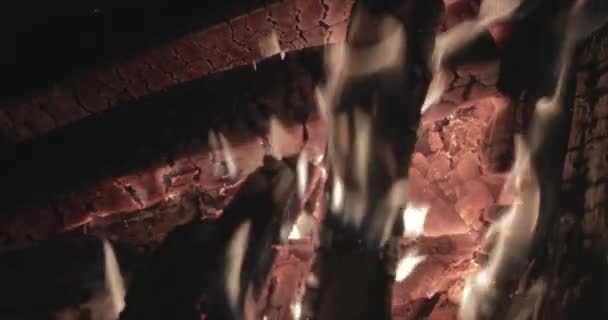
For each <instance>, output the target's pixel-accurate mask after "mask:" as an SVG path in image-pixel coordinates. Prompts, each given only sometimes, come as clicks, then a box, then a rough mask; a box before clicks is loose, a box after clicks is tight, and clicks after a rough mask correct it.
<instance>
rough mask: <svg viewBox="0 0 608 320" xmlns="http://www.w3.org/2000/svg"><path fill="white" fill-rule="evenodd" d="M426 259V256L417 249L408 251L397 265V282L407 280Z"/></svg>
mask: <svg viewBox="0 0 608 320" xmlns="http://www.w3.org/2000/svg"><path fill="white" fill-rule="evenodd" d="M425 259H426V256H419V255H418V253H417V252H416V251H410V252H407V253H406V254H405V256H404V257H403V258H402V259H401V260H400V261H399V264H398V265H397V272H396V275H395V280H396V281H397V282H402V281H403V280H405V279H406V278H407V277H408V276H409V275H410V274H411V273H412V272H413V271H414V269H416V266H418V265H419V264H420V263H421V262H423V261H424V260H425Z"/></svg>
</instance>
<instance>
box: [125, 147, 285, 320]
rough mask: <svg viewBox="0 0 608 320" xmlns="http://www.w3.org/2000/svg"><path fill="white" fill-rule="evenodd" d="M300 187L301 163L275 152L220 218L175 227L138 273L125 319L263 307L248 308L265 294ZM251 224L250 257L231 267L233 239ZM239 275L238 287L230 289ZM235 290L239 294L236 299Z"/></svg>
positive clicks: (221, 314) (235, 314) (210, 315)
mask: <svg viewBox="0 0 608 320" xmlns="http://www.w3.org/2000/svg"><path fill="white" fill-rule="evenodd" d="M295 186H296V183H295V170H294V168H290V167H288V166H287V165H286V164H285V163H284V162H280V161H277V160H274V159H270V158H267V159H266V161H265V165H264V166H263V167H261V168H260V169H258V170H257V171H256V172H254V173H253V174H251V175H250V176H249V177H248V178H247V180H246V181H245V182H244V184H243V186H242V187H241V189H240V190H239V192H238V193H237V195H236V196H235V198H234V200H233V201H232V202H231V203H230V205H228V207H226V208H225V209H224V213H223V214H222V216H221V217H220V218H219V219H217V220H215V219H206V220H202V221H193V222H191V223H189V224H187V225H184V226H181V227H178V228H176V229H175V230H174V231H172V232H171V233H170V234H169V236H168V237H167V239H166V240H165V242H164V243H163V245H162V246H161V247H160V248H159V249H158V250H157V252H156V253H155V254H154V258H153V260H152V262H151V263H150V265H149V266H148V267H147V268H146V269H147V270H145V271H144V272H142V273H141V274H137V275H135V279H134V283H133V285H132V287H131V289H130V290H129V293H128V295H127V299H126V301H127V305H126V308H125V310H124V312H123V313H122V315H121V319H168V318H172V319H200V314H201V313H203V314H204V315H205V316H206V319H244V316H245V314H246V313H249V312H254V313H255V310H246V307H247V306H246V299H252V298H253V299H254V301H256V300H257V299H259V296H260V293H261V291H262V289H263V287H264V286H265V284H266V277H267V275H268V273H269V271H270V267H271V265H272V263H273V260H274V257H275V250H274V245H275V244H278V243H280V242H282V240H285V239H286V234H285V233H284V232H282V230H284V225H285V223H286V222H287V221H288V220H289V216H288V214H289V213H290V212H289V211H288V210H287V208H288V202H289V200H290V199H292V196H293V195H294V191H295ZM291 214H293V212H291ZM243 223H251V229H250V233H249V236H247V240H246V242H245V247H244V248H239V250H242V251H243V254H244V259H243V261H242V266H239V267H238V270H236V272H237V274H231V273H232V272H231V270H230V269H231V268H228V265H229V264H230V263H232V262H231V261H229V259H230V258H229V257H228V256H227V251H228V246H229V245H230V242H231V241H232V238H233V237H234V236H235V232H236V230H237V229H238V228H239V226H241V225H242V224H243ZM239 270H242V271H239ZM232 277H235V278H236V279H238V283H240V284H239V285H238V288H230V286H231V285H230V284H229V282H230V278H232ZM233 289H234V290H238V298H237V300H236V301H232V302H231V301H230V297H229V291H230V290H233ZM248 295H251V296H248ZM250 302H251V301H249V303H250ZM234 303H236V304H234ZM249 316H252V314H251V313H249Z"/></svg>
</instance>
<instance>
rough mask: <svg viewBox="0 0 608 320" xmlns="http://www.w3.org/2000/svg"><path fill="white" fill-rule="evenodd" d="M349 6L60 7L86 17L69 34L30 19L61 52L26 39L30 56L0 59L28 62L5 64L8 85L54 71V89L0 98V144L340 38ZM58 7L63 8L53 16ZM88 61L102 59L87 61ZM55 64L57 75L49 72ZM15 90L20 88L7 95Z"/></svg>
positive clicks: (346, 2)
mask: <svg viewBox="0 0 608 320" xmlns="http://www.w3.org/2000/svg"><path fill="white" fill-rule="evenodd" d="M352 3H353V0H335V1H334V0H331V1H329V0H327V1H301V0H289V1H280V2H279V1H272V3H271V4H266V3H264V2H263V1H259V0H247V1H234V0H228V1H222V2H219V3H207V2H205V3H202V2H201V3H198V2H197V3H196V4H193V3H188V2H186V3H184V2H183V1H178V3H175V2H166V1H159V2H155V3H154V4H151V3H147V2H146V3H143V2H141V1H136V2H133V3H129V4H123V3H121V2H113V1H107V2H103V3H96V4H93V5H92V6H94V7H92V8H91V7H89V8H86V9H85V8H83V7H87V6H89V5H85V4H82V6H79V7H74V6H72V5H70V6H69V7H68V8H64V9H65V11H67V12H69V13H72V14H69V13H67V12H64V14H67V15H68V16H70V17H72V18H75V19H78V18H80V19H81V20H83V21H79V22H74V23H73V24H72V25H69V27H65V28H66V29H68V30H57V29H58V25H61V24H58V23H57V20H62V19H49V20H47V19H48V18H47V17H43V18H41V19H40V20H34V22H36V23H41V21H45V22H47V23H49V24H50V25H44V26H41V27H40V28H39V29H36V28H34V29H33V30H32V31H33V32H35V33H34V35H35V37H37V38H38V37H39V38H41V39H44V38H45V37H44V36H42V35H40V33H41V32H50V33H49V35H48V36H47V37H48V38H50V39H53V40H57V37H58V36H57V35H58V34H59V35H61V36H62V38H63V39H65V40H64V41H65V42H66V44H65V46H61V45H57V44H56V43H50V44H49V43H48V42H42V45H47V46H46V47H43V48H40V47H37V46H36V45H38V42H36V41H29V42H28V43H33V44H32V45H31V46H35V47H34V48H27V49H30V50H27V49H25V48H23V47H20V46H9V47H10V48H9V49H7V50H6V51H5V52H3V54H5V53H6V52H11V53H13V51H12V50H15V51H16V52H14V56H11V55H9V57H6V58H5V56H4V55H3V56H2V57H3V59H2V61H11V62H12V61H13V60H15V59H16V60H17V61H23V60H21V59H24V58H23V56H25V57H28V58H29V59H28V58H25V59H24V61H23V63H11V64H10V65H9V66H8V68H7V69H9V70H10V71H12V70H14V69H17V70H15V71H13V72H10V71H9V72H10V73H13V74H14V73H17V74H16V75H15V77H11V78H13V79H14V78H16V79H22V77H23V76H22V75H24V74H39V73H40V70H39V69H37V68H36V67H34V66H37V67H39V68H40V69H41V70H45V71H51V72H49V74H53V75H55V77H54V78H52V79H50V80H54V81H53V83H52V85H47V84H46V83H44V82H43V85H41V84H38V86H35V87H34V88H35V89H36V90H34V92H31V91H32V90H31V89H30V92H28V93H29V94H28V95H26V96H17V97H2V98H4V99H3V100H2V101H1V102H0V124H2V125H1V126H0V130H1V131H0V144H4V145H8V144H16V143H19V142H23V141H26V140H29V139H32V138H34V137H36V136H40V135H42V134H45V133H48V132H50V131H53V130H55V129H58V128H61V127H64V126H66V125H68V124H70V123H74V122H77V121H80V120H82V119H84V118H88V117H91V116H95V115H98V114H100V113H102V112H105V111H107V110H110V109H114V108H116V107H119V106H121V105H124V104H127V103H131V102H133V101H138V100H141V99H142V98H145V97H146V96H150V95H154V94H158V93H161V92H163V91H166V90H167V89H169V88H171V87H174V86H176V85H180V84H184V83H187V82H189V81H192V80H196V79H199V78H201V77H203V76H208V75H210V74H213V73H217V72H220V71H224V70H227V69H231V68H236V67H240V66H249V67H250V68H255V64H256V63H259V62H260V61H261V60H263V59H265V58H268V57H271V56H274V55H279V54H280V53H281V54H284V53H285V52H288V51H293V50H300V49H304V48H308V47H315V46H322V45H325V44H328V43H335V42H338V41H342V40H343V37H344V31H345V27H346V20H347V18H348V12H349V9H350V7H351V5H352ZM59 5H60V4H57V6H59ZM142 7H143V8H145V10H143V11H142ZM58 8H61V7H57V8H52V9H51V10H50V11H51V12H54V11H55V10H57V9H58ZM80 10H82V11H80ZM79 11H80V12H79ZM41 12H42V11H41ZM45 12H46V11H45ZM138 18H139V19H141V20H143V21H140V20H139V19H138ZM26 21H30V22H31V19H28V20H26ZM138 22H140V23H138ZM32 25H35V24H33V23H32ZM73 25H79V26H81V27H82V29H81V28H73ZM134 26H138V27H134ZM28 27H31V26H28ZM87 27H88V28H87ZM7 29H8V30H11V31H12V30H15V28H13V29H11V28H7ZM159 29H160V30H159ZM21 30H22V29H21ZM34 30H35V31H34ZM51 30H55V31H56V32H52V31H51ZM86 31H88V32H89V33H88V34H87V33H85V32H86ZM27 37H33V35H29V34H27V35H26V38H27ZM70 37H73V38H70ZM100 39H101V40H100ZM150 46H151V47H150ZM18 49H22V50H21V51H25V52H19V50H18ZM24 49H25V50H24ZM62 49H63V50H65V51H63V50H62ZM57 51H59V52H57ZM62 51H63V52H62ZM83 51H84V52H83ZM32 52H33V53H35V54H36V55H35V56H34V57H31V54H32ZM39 52H46V53H47V54H48V55H50V56H53V54H52V53H55V56H56V59H55V61H52V60H51V61H49V60H47V59H48V58H47V57H46V56H42V57H41V56H40V55H38V53H39ZM78 54H80V55H78ZM91 56H92V57H96V58H97V60H100V61H87V58H88V57H91ZM37 61H40V63H36V62H37ZM75 61H77V62H80V63H82V64H83V65H84V66H82V67H81V68H79V69H80V70H79V69H76V70H69V69H70V68H74V66H75V65H77V63H75ZM61 62H63V63H61ZM33 63H34V64H33ZM252 64H253V67H251V65H252ZM48 65H50V66H52V67H49V66H48ZM15 66H17V67H15ZM29 68H31V69H29ZM54 68H60V70H56V72H52V71H53V69H54ZM49 69H51V70H49ZM27 70H31V72H28V71H27ZM68 70H69V71H71V72H68ZM57 72H59V73H67V74H59V75H57ZM45 76H48V75H45ZM45 80H46V79H45ZM15 89H19V88H18V87H17V88H15ZM13 91H19V90H10V89H8V88H7V90H6V92H7V93H8V92H13ZM21 91H23V89H22V90H21Z"/></svg>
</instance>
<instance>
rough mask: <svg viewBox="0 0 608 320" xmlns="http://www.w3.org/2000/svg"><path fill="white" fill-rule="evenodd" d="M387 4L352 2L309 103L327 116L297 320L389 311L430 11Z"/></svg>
mask: <svg viewBox="0 0 608 320" xmlns="http://www.w3.org/2000/svg"><path fill="white" fill-rule="evenodd" d="M396 4H397V5H398V3H395V2H390V1H389V2H382V3H381V5H378V3H375V2H366V1H361V2H359V3H358V4H357V5H356V6H355V8H354V9H353V14H352V15H353V18H352V19H351V21H350V25H349V30H348V34H347V42H346V44H345V45H343V46H342V47H338V48H336V49H334V50H335V51H333V52H330V56H329V57H328V64H329V68H330V69H329V79H328V82H327V84H326V87H325V88H323V89H322V91H320V93H319V99H320V102H319V103H320V105H321V107H322V112H323V114H324V115H325V117H327V118H328V124H329V138H328V165H329V168H330V183H331V184H330V200H329V201H330V203H329V207H328V213H327V214H326V216H325V222H324V227H323V228H322V229H321V235H320V237H321V240H320V247H319V249H318V252H317V256H316V260H315V262H314V264H313V267H312V268H313V269H312V271H311V275H310V276H309V278H307V281H306V285H307V291H306V296H305V297H304V305H303V309H302V310H303V314H302V317H303V318H304V319H336V318H348V319H369V318H380V319H389V318H391V296H392V295H391V291H392V284H393V281H394V278H395V272H396V268H397V265H396V264H397V259H398V241H399V240H398V239H400V238H401V236H402V234H403V226H402V223H401V222H400V219H399V218H398V211H399V207H400V206H402V205H404V203H403V202H402V201H401V198H402V197H404V196H405V189H404V187H405V185H404V184H405V178H406V177H407V168H408V167H409V158H410V156H411V152H412V150H413V147H414V144H415V136H416V134H415V133H416V127H417V126H418V120H419V109H418V108H419V106H421V104H422V98H423V95H424V92H425V91H426V87H425V83H426V82H425V80H424V74H423V73H422V72H421V70H424V68H423V67H422V65H421V64H423V63H424V58H423V57H424V51H425V48H427V45H426V44H427V41H428V40H429V39H428V36H429V33H431V28H432V26H433V23H434V21H435V19H434V17H436V16H438V5H437V3H429V4H426V5H420V4H419V5H416V4H413V3H408V4H407V5H405V6H404V7H403V8H401V9H402V11H401V12H402V13H403V16H398V17H399V18H400V19H401V20H397V19H396V18H395V17H394V16H391V14H392V13H393V12H394V9H396V6H395V5H396ZM414 13H415V14H414ZM402 23H403V25H402ZM414 30H416V31H414ZM380 52H382V54H383V55H385V56H383V57H381V56H380V55H379V54H380ZM372 141H373V144H372ZM345 261H346V262H345ZM343 263H346V265H347V266H348V268H344V267H341V266H343ZM355 281H356V282H357V286H356V287H355V288H353V287H352V285H351V284H352V283H353V282H355ZM346 292H348V294H347V295H345V293H346ZM370 299H373V300H370Z"/></svg>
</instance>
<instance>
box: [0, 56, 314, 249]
mask: <svg viewBox="0 0 608 320" xmlns="http://www.w3.org/2000/svg"><path fill="white" fill-rule="evenodd" d="M321 74H322V70H321V60H320V53H319V51H318V50H316V49H311V50H306V51H302V52H299V53H293V54H288V55H287V57H286V59H285V61H281V60H280V59H279V57H275V58H274V59H271V60H270V61H268V62H265V63H261V64H260V65H259V67H258V71H255V70H253V69H249V68H240V69H235V70H233V71H230V72H226V73H223V74H217V75H214V76H211V77H208V78H206V79H204V80H200V81H197V82H192V83H189V84H187V85H184V86H181V87H178V88H175V89H174V90H171V91H170V92H168V93H166V94H163V95H158V96H154V97H149V98H147V99H146V100H145V101H141V102H139V103H136V104H132V105H128V106H124V107H121V108H117V109H115V110H112V111H111V112H107V113H105V114H103V115H100V116H99V117H96V118H91V119H88V120H86V121H82V122H80V123H78V124H75V125H72V126H69V127H66V128H64V129H62V130H58V131H56V132H53V133H52V134H49V135H47V136H44V137H41V138H40V139H37V140H36V141H31V142H29V143H27V144H23V145H18V146H14V147H12V148H11V149H10V150H7V153H6V156H5V157H3V159H2V160H1V161H2V168H3V169H2V170H3V172H2V173H1V175H2V176H3V178H4V181H5V183H4V184H3V187H1V189H2V192H3V193H4V195H5V198H4V199H5V201H4V202H3V204H2V207H3V209H2V211H3V213H2V221H3V223H2V232H0V234H2V236H0V239H2V240H1V241H0V242H2V243H3V246H5V247H11V246H13V245H16V246H19V243H23V241H27V238H26V237H27V234H30V236H31V237H33V238H34V239H33V240H35V239H44V238H45V237H47V236H49V235H52V234H56V233H59V232H61V231H62V230H66V229H72V228H75V227H78V226H80V225H82V224H85V223H88V222H91V221H93V219H95V217H105V216H108V215H111V214H114V213H119V212H123V213H124V212H134V211H139V210H142V209H145V208H148V207H150V206H153V205H156V204H159V203H161V202H163V201H166V200H169V199H172V198H175V197H178V196H180V195H182V194H185V193H187V192H193V191H199V190H200V191H205V190H216V191H217V190H219V189H221V188H222V186H223V185H225V184H230V183H233V182H230V181H226V180H225V179H223V178H222V177H221V176H216V175H215V174H214V168H215V167H217V166H218V165H221V162H222V161H224V159H222V158H221V157H220V159H215V160H214V159H213V156H212V154H213V151H212V150H210V147H209V145H208V143H207V141H208V132H209V130H211V129H215V130H216V131H217V132H219V133H222V134H224V135H225V136H226V137H227V139H228V140H229V141H230V143H231V144H232V145H233V150H232V151H233V152H234V153H235V154H234V156H235V157H236V166H237V168H238V176H239V177H241V178H242V177H245V176H246V175H247V174H249V173H250V172H252V171H253V170H255V168H256V167H257V166H259V165H260V164H261V160H262V157H263V153H264V147H263V146H262V145H261V144H260V137H265V136H267V135H268V134H269V122H268V120H269V118H270V117H271V116H274V117H277V118H278V119H280V120H281V121H282V122H283V123H284V125H285V126H286V127H287V129H286V130H287V131H284V132H282V134H283V136H282V137H281V139H282V140H281V141H283V142H282V143H280V144H279V145H275V146H272V148H273V149H274V150H275V151H276V152H278V153H279V154H280V155H290V154H294V153H297V152H299V151H300V150H301V148H302V146H303V143H304V134H303V132H304V130H303V126H306V127H307V128H308V131H309V137H308V138H309V140H310V142H309V143H308V144H307V146H308V147H309V148H312V149H310V150H309V151H310V153H311V155H314V154H315V153H319V152H321V151H322V150H323V140H324V139H323V136H322V131H319V129H317V128H318V125H316V124H315V116H314V113H315V110H316V107H315V102H314V101H313V94H312V92H313V90H314V86H315V84H316V83H317V82H318V81H319V79H320V78H321ZM135 124H136V125H135ZM315 126H316V127H315ZM321 129H322V128H321ZM314 149H316V151H315V150H314ZM28 212H29V214H28ZM37 217H38V218H37ZM30 219H31V220H30ZM35 220H39V221H40V225H41V226H42V225H44V230H43V229H37V228H33V229H31V230H30V231H29V232H27V234H25V233H24V232H23V231H22V230H19V227H18V225H19V224H22V223H25V224H29V223H26V222H25V221H35ZM42 220H45V221H42ZM20 221H21V222H20ZM34 229H37V230H34Z"/></svg>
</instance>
